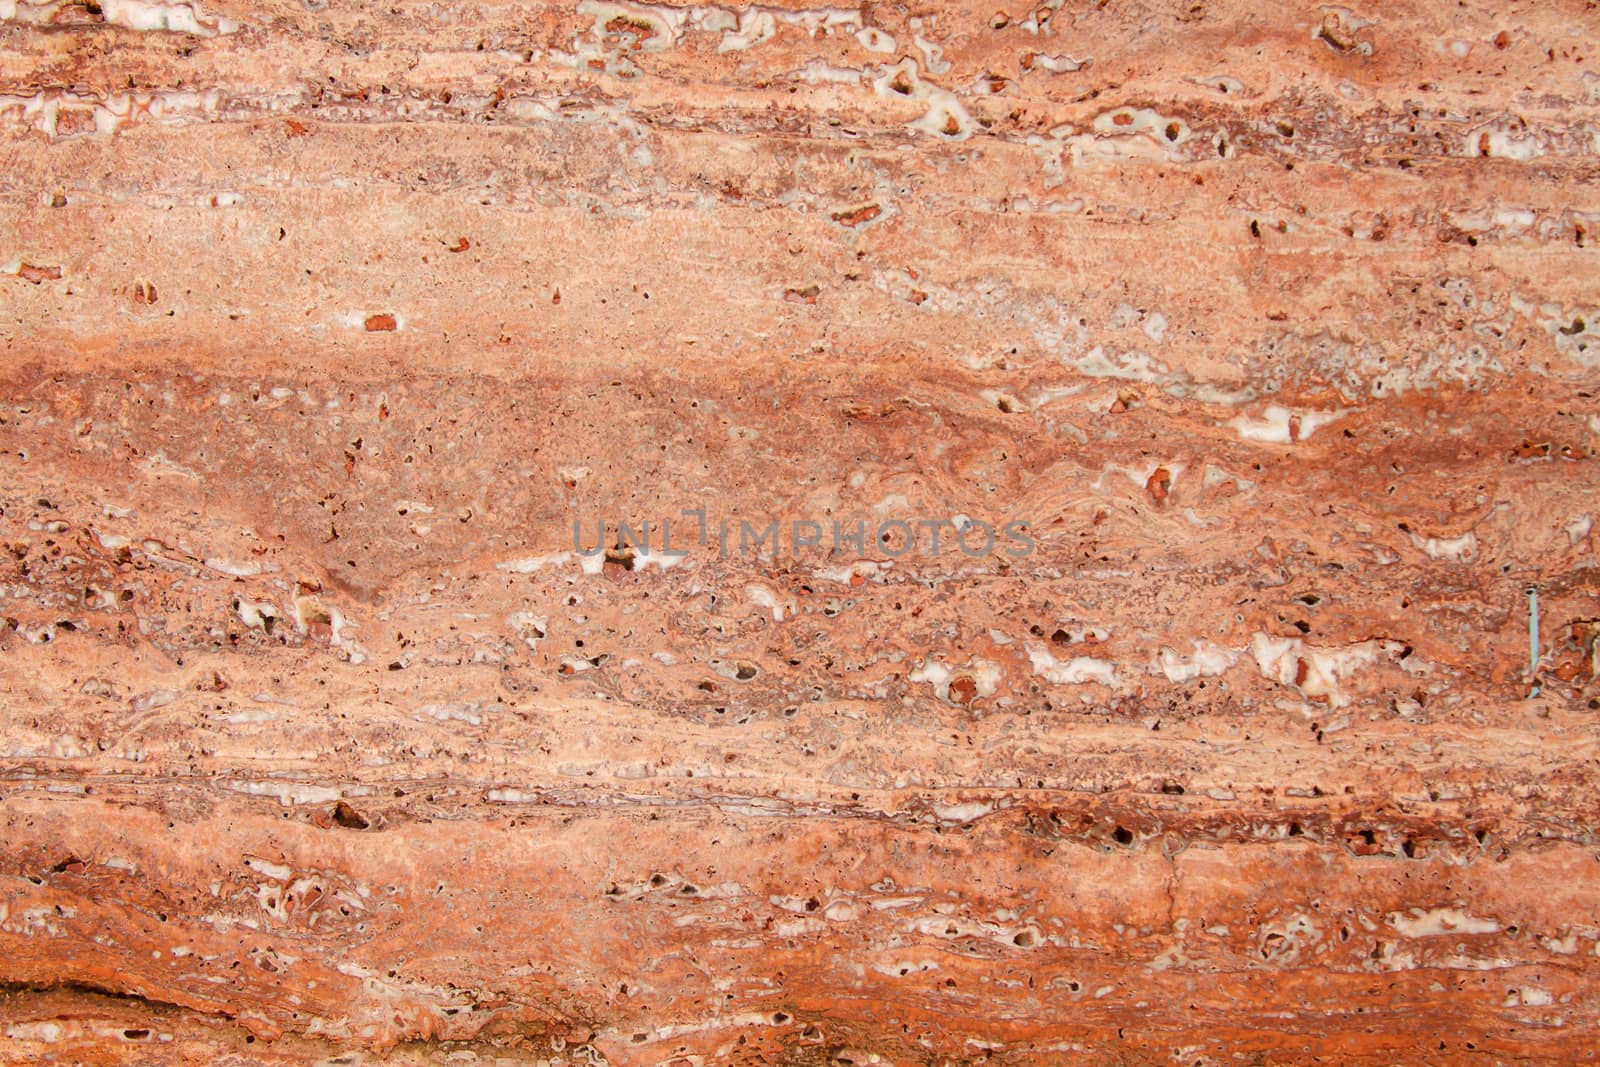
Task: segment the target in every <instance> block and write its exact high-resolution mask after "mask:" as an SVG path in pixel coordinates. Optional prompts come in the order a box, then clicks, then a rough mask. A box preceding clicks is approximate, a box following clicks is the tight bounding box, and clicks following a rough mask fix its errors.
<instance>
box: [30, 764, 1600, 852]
mask: <svg viewBox="0 0 1600 1067" xmlns="http://www.w3.org/2000/svg"><path fill="white" fill-rule="evenodd" d="M218 776H219V775H218V774H211V775H206V776H192V775H184V776H178V775H174V776H159V777H157V776H149V777H141V776H133V775H129V776H97V777H92V778H86V777H76V778H69V777H67V776H63V775H59V774H58V775H54V776H50V777H40V778H38V779H30V778H25V777H20V776H15V775H12V776H7V777H3V778H0V784H7V783H8V784H10V785H13V786H15V785H18V784H23V783H26V784H28V785H44V784H55V785H60V784H64V783H67V782H71V783H72V784H78V785H84V786H86V787H87V788H89V789H90V790H92V791H91V792H90V793H89V794H88V795H87V796H84V795H81V794H62V793H59V792H51V793H41V794H39V795H41V796H44V797H47V798H48V799H51V800H55V801H58V802H71V801H74V800H90V801H93V800H96V799H99V798H101V797H114V798H115V799H116V800H117V801H118V802H119V803H125V802H128V801H130V800H132V801H134V802H135V803H137V798H138V797H141V796H145V795H149V794H152V793H160V792H161V791H162V789H163V788H164V787H166V788H172V789H176V790H186V791H196V792H202V793H205V794H208V795H210V796H212V797H213V798H228V799H232V800H234V801H236V802H238V803H240V804H243V805H245V806H249V807H258V808H262V809H265V810H269V811H272V812H275V813H279V814H281V813H282V812H283V811H284V810H285V808H284V806H283V805H282V804H281V803H280V801H279V800H278V798H277V797H274V796H270V795H255V794H250V793H246V792H243V791H239V790H233V789H229V788H227V787H226V786H222V785H218V784H216V783H215V778H217V777H218ZM239 780H241V781H256V782H262V783H266V784H272V785H282V786H284V787H286V788H290V787H293V786H296V785H323V786H325V785H328V784H329V783H328V782H326V781H316V782H311V781H307V780H284V779H260V778H255V779H251V778H249V777H248V776H245V775H241V776H240V778H239ZM689 781H693V780H689ZM701 781H706V782H709V780H701ZM341 784H342V783H341ZM348 784H349V785H350V786H352V787H355V789H357V790H367V789H370V790H374V792H373V793H372V794H370V795H361V794H360V793H359V792H358V793H356V794H354V795H352V794H351V792H350V790H349V789H346V790H344V793H345V799H343V800H340V801H338V802H337V803H335V802H334V801H331V800H329V801H321V802H307V803H294V804H291V805H290V806H289V808H288V810H291V811H300V812H303V813H305V814H306V816H307V817H308V818H309V817H312V816H314V815H316V816H321V821H320V823H319V825H326V827H327V828H329V829H335V828H338V829H344V830H353V831H355V832H385V831H391V830H398V829H399V828H401V827H403V826H404V825H405V824H406V823H410V822H433V821H441V822H466V821H472V820H474V819H479V820H482V819H485V818H488V817H492V818H496V819H499V818H520V817H522V816H524V815H527V814H531V813H534V812H548V813H550V814H551V815H559V816H560V817H562V818H567V817H570V816H571V815H572V814H573V813H581V814H586V815H589V816H592V817H596V818H604V817H608V816H619V817H620V816H626V815H629V814H632V813H638V812H657V811H660V810H663V809H676V810H683V811H705V810H710V811H714V812H717V813H721V814H725V815H728V816H730V817H734V818H748V819H750V820H752V821H756V820H766V819H805V820H814V821H822V822H830V821H837V822H846V823H848V822H858V821H865V822H874V823H881V824H886V825H890V826H894V827H896V828H899V829H903V830H906V831H913V832H914V831H926V832H935V833H955V834H971V833H981V834H1002V835H1021V836H1024V837H1028V838H1032V839H1035V840H1037V841H1039V842H1041V843H1050V842H1059V843H1065V844H1078V845H1085V846H1094V847H1104V848H1107V849H1123V850H1127V851H1137V850H1140V849H1144V848H1160V849H1162V850H1163V851H1165V852H1167V853H1168V854H1173V853H1175V852H1178V851H1182V850H1183V849H1184V848H1187V847H1188V845H1189V843H1191V842H1193V841H1204V842H1205V843H1207V844H1213V845H1236V846H1261V845H1286V844H1287V845H1299V844H1310V845H1317V846H1331V847H1335V848H1341V849H1344V850H1346V851H1348V852H1349V853H1350V854H1352V855H1353V856H1356V857H1383V858H1390V859H1400V858H1404V859H1408V860H1422V859H1428V858H1432V857H1436V856H1439V855H1452V856H1456V857H1463V856H1464V857H1482V858H1484V859H1494V858H1503V857H1504V855H1505V854H1507V853H1508V852H1509V851H1510V850H1522V849H1528V848H1538V847H1541V846H1546V845H1550V844H1556V843H1567V844H1577V845H1582V846H1585V847H1587V846H1592V845H1593V844H1595V842H1596V841H1597V840H1600V837H1597V834H1596V829H1595V827H1594V826H1593V825H1590V824H1589V823H1587V822H1585V821H1584V820H1585V812H1584V811H1582V810H1581V809H1580V808H1578V807H1574V809H1573V810H1572V811H1571V813H1570V817H1569V818H1562V817H1560V816H1558V815H1549V814H1547V815H1543V816H1538V817H1530V816H1525V815H1520V814H1517V813H1506V812H1490V811H1483V812H1477V811H1472V812H1456V811H1452V810H1450V809H1449V808H1448V807H1443V810H1439V811H1428V812H1425V813H1418V812H1399V811H1395V810H1392V805H1393V801H1392V799H1390V798H1388V797H1383V796H1374V797H1355V796H1352V795H1348V794H1338V795H1325V796H1321V797H1311V798H1305V797H1296V798H1293V799H1294V803H1292V804H1274V803H1269V798H1264V797H1263V798H1258V799H1257V800H1256V802H1255V803H1253V804H1247V803H1241V802H1234V801H1218V800H1213V799H1212V798H1210V797H1206V796H1203V795H1194V796H1190V795H1188V794H1186V793H1184V792H1183V790H1182V787H1181V786H1179V785H1177V784H1176V783H1169V784H1168V785H1166V786H1165V787H1163V788H1162V789H1161V790H1160V791H1159V792H1133V791H1131V790H1130V791H1120V792H1114V793H1096V792H1092V791H1089V790H1083V791H1073V790H1070V789H1061V788H1044V789H1003V788H984V787H970V786H948V787H942V788H931V789H928V788H924V789H921V790H917V791H916V792H915V793H914V794H911V795H907V794H908V793H909V792H910V791H905V790H900V791H894V792H893V793H890V792H888V791H882V790H870V789H859V790H855V791H849V790H848V787H845V788H843V789H839V788H838V787H834V788H835V789H836V790H837V792H838V796H837V797H836V798H835V799H830V800H818V801H815V802H810V803H803V804H802V803H796V802H793V801H787V800H783V799H781V798H778V797H776V796H773V795H772V794H771V793H770V792H757V791H751V792H749V793H743V794H739V793H731V792H729V791H727V790H726V789H725V788H724V789H720V790H706V791H704V792H701V793H699V794H697V795H696V794H690V795H682V796H674V795H671V794H668V793H661V794H651V793H646V792H642V791H631V792H629V791H623V790H620V789H616V788H607V787H588V788H584V787H579V788H571V787H566V788H551V787H541V786H532V785H518V784H513V783H506V782H485V781H472V780H462V779H439V778H423V779H388V780H384V781H380V782H356V781H352V782H349V783H348ZM497 791H504V794H509V796H508V795H502V796H501V797H498V798H496V797H495V796H494V794H495V792H497ZM880 799H881V800H886V801H890V800H892V801H894V802H896V807H895V808H893V809H889V808H888V807H887V805H881V806H874V803H873V802H874V801H875V800H880ZM4 802H5V797H4V796H0V812H3V811H4ZM1443 803H1444V802H1441V806H1443ZM968 804H977V805H980V806H986V807H989V808H990V810H988V811H986V812H982V813H975V814H973V815H972V816H971V817H970V818H962V817H961V815H962V813H961V812H959V811H956V813H955V814H952V815H942V814H941V812H940V809H941V808H945V809H946V810H947V811H949V810H951V809H952V808H953V807H954V806H955V805H968Z"/></svg>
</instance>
